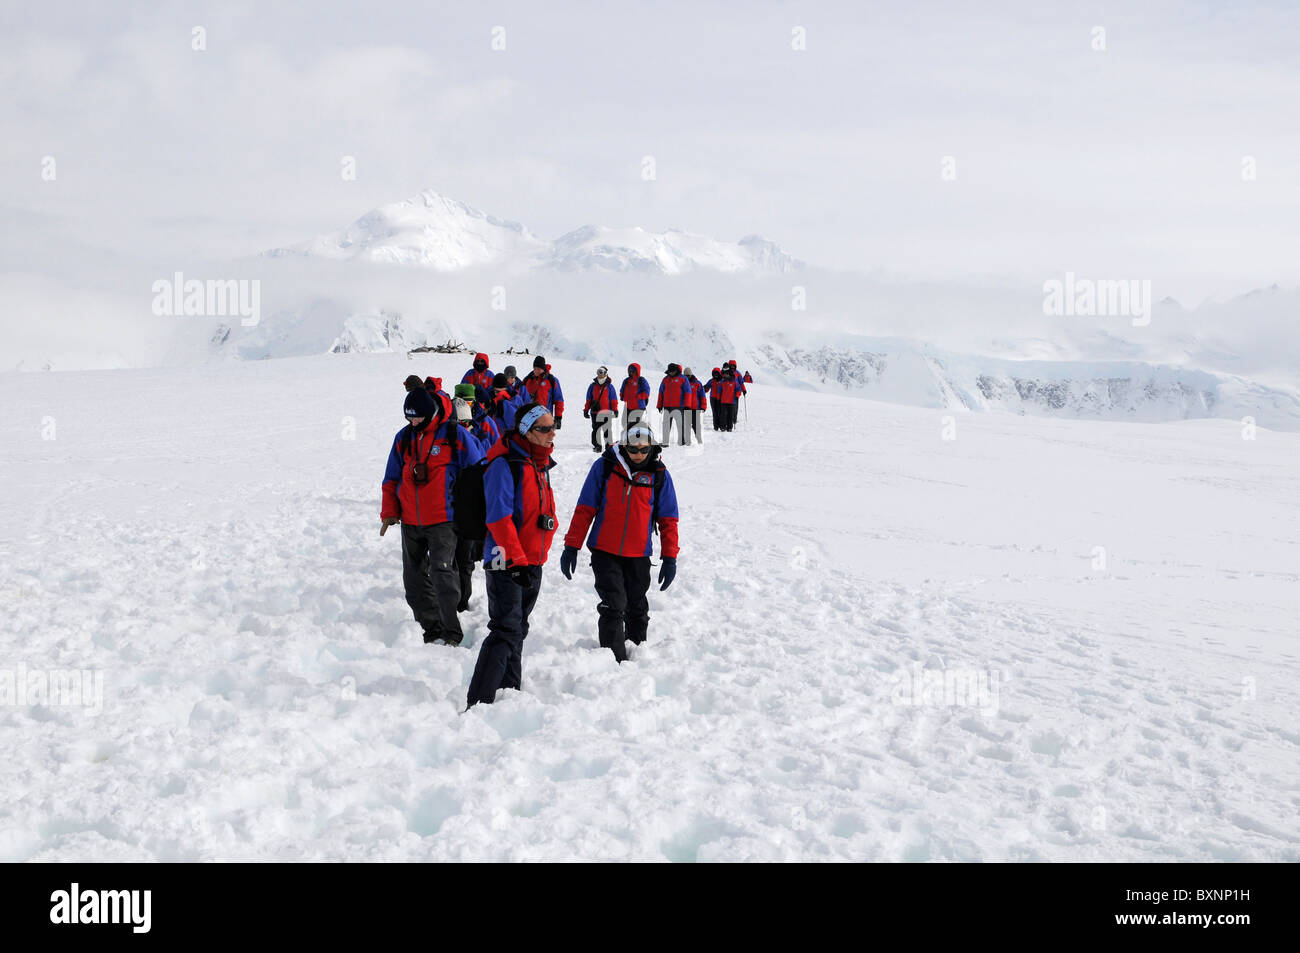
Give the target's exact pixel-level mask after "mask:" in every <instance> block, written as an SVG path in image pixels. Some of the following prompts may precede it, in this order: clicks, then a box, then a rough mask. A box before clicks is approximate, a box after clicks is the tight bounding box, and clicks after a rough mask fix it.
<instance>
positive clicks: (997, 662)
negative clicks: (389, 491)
mask: <svg viewBox="0 0 1300 953" xmlns="http://www.w3.org/2000/svg"><path fill="white" fill-rule="evenodd" d="M651 356H653V355H651ZM728 356H731V355H728ZM638 357H644V358H645V359H646V363H647V365H648V363H649V357H647V356H646V355H639V354H637V353H630V354H609V355H601V356H600V359H601V360H602V361H603V362H604V363H607V364H609V366H610V367H612V368H616V367H618V366H620V365H621V364H622V363H624V362H625V361H626V360H632V359H637V358H638ZM508 362H513V363H516V364H519V363H521V361H520V360H518V359H511V358H506V357H503V356H498V355H493V366H494V367H497V366H500V365H503V364H505V363H508ZM523 363H526V362H523ZM553 363H554V365H555V372H556V374H557V375H558V376H559V377H560V379H561V382H562V383H563V385H564V388H565V392H566V395H567V396H568V397H569V407H570V409H569V412H568V414H567V415H566V419H567V421H568V425H567V426H566V427H565V428H564V430H563V431H562V432H561V433H560V439H559V441H558V444H559V449H558V451H557V459H558V460H559V466H558V467H557V468H556V470H555V471H554V475H555V479H556V486H557V495H558V498H559V500H560V510H561V514H560V515H561V523H562V526H567V523H568V519H569V516H570V515H571V513H572V509H573V506H574V501H575V499H576V495H577V492H578V489H579V486H580V484H581V482H582V479H583V477H584V476H585V474H586V471H587V468H588V467H589V466H590V465H591V463H592V461H593V459H594V455H593V454H592V453H591V452H590V450H589V448H588V446H587V428H586V426H585V424H586V422H585V421H584V420H582V418H581V416H580V414H579V413H578V410H577V408H578V405H579V404H580V402H581V396H580V395H581V393H582V391H583V389H584V388H585V385H586V383H587V381H588V380H589V379H590V374H591V370H592V366H589V365H588V364H579V363H575V362H570V361H566V360H554V361H553ZM467 366H468V364H467V358H462V357H441V356H434V355H423V356H417V357H416V358H415V359H407V358H406V357H405V356H404V355H400V354H360V353H350V354H335V355H325V356H315V357H307V358H296V359H285V360H278V361H261V362H221V363H215V364H209V365H203V366H198V367H188V368H170V369H144V370H127V371H102V372H100V371H85V372H68V373H51V374H14V373H10V374H5V375H0V405H2V406H3V407H4V408H5V410H6V413H5V414H4V415H3V418H2V419H0V434H2V435H3V439H2V440H0V478H2V479H3V485H4V486H5V493H4V494H3V496H2V497H0V512H2V513H3V522H2V523H0V525H2V527H3V535H0V594H3V605H4V609H5V612H4V614H3V620H2V621H0V646H2V647H3V656H2V657H3V664H2V665H0V674H3V673H4V672H9V673H13V672H16V671H18V670H19V666H21V667H22V669H21V670H22V671H23V672H24V673H26V674H27V675H28V676H33V675H35V676H36V677H38V678H39V677H40V676H41V674H42V673H51V672H68V671H73V670H77V671H83V670H85V671H92V672H93V673H98V674H99V675H100V676H102V684H103V697H102V700H101V701H102V705H101V708H100V710H99V711H98V713H93V708H92V711H89V712H88V711H87V710H85V709H86V708H87V707H88V706H84V705H80V706H79V705H53V704H33V703H32V702H31V699H30V698H28V699H27V702H26V703H25V704H15V703H14V702H15V701H16V699H15V698H14V697H13V696H12V694H11V695H10V696H9V697H8V701H9V704H6V705H2V706H0V725H3V734H4V737H5V739H6V753H7V755H8V756H7V757H6V758H5V759H4V761H3V764H2V766H0V782H2V783H0V859H4V860H25V859H30V860H82V861H85V860H133V859H141V860H240V859H350V860H362V859H365V860H533V859H535V860H559V859H565V860H569V859H589V860H604V859H611V860H613V859H617V860H671V861H690V860H700V861H708V860H775V859H807V860H881V861H909V860H911V861H914V860H985V861H997V860H1126V861H1129V860H1267V861H1295V860H1298V859H1300V828H1298V826H1297V822H1296V817H1297V810H1296V808H1297V784H1298V783H1300V759H1298V758H1297V755H1298V754H1300V730H1298V729H1297V723H1296V712H1297V710H1300V709H1298V707H1297V701H1298V697H1297V696H1298V695H1300V692H1298V691H1297V687H1296V686H1297V680H1298V676H1300V645H1298V644H1297V630H1296V619H1297V618H1298V617H1300V542H1298V540H1300V512H1298V510H1297V500H1298V499H1300V493H1297V490H1298V489H1300V487H1298V486H1297V483H1298V480H1297V474H1298V472H1300V471H1298V466H1300V435H1297V434H1295V433H1286V432H1275V431H1271V430H1268V429H1259V430H1258V431H1256V432H1255V433H1254V435H1253V436H1254V439H1244V437H1245V436H1247V434H1245V433H1243V427H1242V425H1241V424H1240V423H1239V422H1237V421H1225V420H1191V421H1184V422H1176V423H1162V424H1149V423H1116V422H1110V421H1079V420H1060V419H1047V418H1035V417H1016V416H1010V415H992V414H962V413H955V414H954V413H950V412H949V411H946V410H941V409H929V408H916V407H905V406H896V405H890V404H882V403H877V402H874V401H868V400H859V399H851V398H849V397H840V396H834V395H830V394H820V393H814V392H810V391H806V390H794V389H787V388H784V387H778V386H774V385H772V384H770V383H764V381H763V380H761V379H760V380H758V381H757V382H756V383H755V384H754V385H753V386H752V388H751V390H750V396H749V398H748V401H749V406H748V408H747V410H746V411H745V412H743V413H742V421H741V425H740V428H739V429H738V430H737V431H736V432H735V433H732V434H714V433H712V432H711V431H709V430H708V429H707V428H706V431H705V438H706V444H705V445H704V446H703V447H702V448H698V449H694V450H682V449H680V448H670V449H669V450H668V451H667V452H666V458H665V459H666V460H667V462H668V464H669V466H670V467H671V469H672V472H673V475H674V479H675V482H676V485H677V490H678V496H679V498H680V500H681V503H682V520H681V535H682V553H681V558H680V561H679V572H678V576H677V581H676V582H675V583H674V585H673V586H672V587H671V588H670V589H669V590H668V591H667V592H664V593H660V592H659V591H658V590H657V588H652V590H651V596H650V606H651V624H650V639H649V641H648V642H647V643H646V644H645V645H644V646H642V647H640V648H639V649H636V650H634V658H633V660H632V661H631V662H630V663H629V664H627V665H624V666H622V667H620V666H618V665H616V664H615V662H614V660H613V657H612V655H611V654H610V653H609V651H608V650H605V649H601V648H600V647H599V646H598V645H597V642H596V629H595V621H596V610H595V605H596V601H597V600H596V596H595V593H594V591H593V589H592V585H591V575H590V570H589V568H588V567H587V566H586V560H585V559H581V560H580V561H579V570H578V573H577V576H576V577H575V579H573V580H572V581H566V580H564V579H563V577H562V576H561V575H560V573H559V569H558V555H559V549H560V545H561V539H560V536H557V538H556V540H555V548H554V550H553V552H552V556H551V561H550V562H549V563H548V565H547V569H546V575H545V582H544V584H543V589H542V593H541V597H540V599H539V602H538V606H537V610H536V612H535V614H534V616H533V627H532V634H531V635H530V636H529V638H528V641H527V643H526V646H525V655H524V677H523V691H521V692H505V693H503V695H502V697H501V698H500V700H499V701H498V703H497V704H495V705H493V706H491V707H487V706H479V707H476V708H475V709H473V710H472V711H470V712H468V713H463V714H462V710H463V708H464V704H465V689H466V685H467V682H468V679H469V673H470V671H471V669H472V666H473V664H474V659H475V656H476V653H477V650H478V646H479V644H480V643H481V640H482V639H483V637H484V635H485V634H486V630H485V623H486V614H485V605H484V597H483V588H482V584H483V576H482V572H481V570H480V571H478V572H476V574H475V594H474V599H473V604H472V606H471V609H470V611H469V613H468V614H467V615H466V616H464V617H463V618H464V620H465V628H466V640H465V646H464V647H462V648H450V647H446V646H430V645H425V644H423V642H422V641H421V639H420V632H419V627H418V625H417V624H416V623H415V622H414V621H413V620H412V619H411V617H410V613H409V610H408V609H407V606H406V604H405V602H404V600H403V597H402V588H401V567H400V555H399V546H398V540H397V539H396V538H395V537H394V535H393V534H392V533H389V534H388V535H387V536H385V537H384V538H380V536H379V534H378V505H379V503H378V501H379V482H380V478H381V475H382V472H383V466H384V457H385V454H386V453H387V449H388V446H389V443H390V441H391V439H392V437H393V434H394V433H395V432H396V430H397V429H398V427H399V426H400V425H401V423H402V420H401V416H400V405H401V399H402V387H401V382H402V380H403V378H404V377H405V376H406V375H407V374H409V373H412V372H414V373H418V374H421V375H425V374H434V375H437V376H442V377H444V378H449V379H457V378H458V377H459V375H460V374H461V373H463V371H464V370H465V368H466V367H467ZM619 376H620V377H621V375H619ZM653 380H654V382H655V383H656V384H657V378H653ZM945 418H948V419H945ZM945 436H950V437H952V438H953V439H945ZM656 561H657V554H656ZM88 684H93V679H91V680H89V681H88ZM50 700H52V699H47V701H50Z"/></svg>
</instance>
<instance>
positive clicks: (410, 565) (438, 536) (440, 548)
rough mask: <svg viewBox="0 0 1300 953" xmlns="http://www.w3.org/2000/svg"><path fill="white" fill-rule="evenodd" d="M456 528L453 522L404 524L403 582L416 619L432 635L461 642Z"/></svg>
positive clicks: (427, 633) (462, 634) (408, 602)
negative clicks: (457, 612)
mask: <svg viewBox="0 0 1300 953" xmlns="http://www.w3.org/2000/svg"><path fill="white" fill-rule="evenodd" d="M455 561H456V531H455V529H453V527H452V524H451V523H450V522H446V523H435V524H433V525H432V526H412V525H410V524H409V523H403V524H402V584H403V586H404V587H405V588H406V604H407V605H409V606H410V607H411V613H412V614H413V615H414V616H415V621H416V622H418V623H420V627H421V628H423V629H424V631H425V634H426V635H429V636H430V637H432V638H438V639H448V640H450V641H452V642H459V641H460V640H461V638H462V637H463V636H464V633H463V632H461V628H460V620H459V619H458V618H456V603H457V602H459V601H460V580H459V579H458V578H457V576H456V569H455V565H454V563H455Z"/></svg>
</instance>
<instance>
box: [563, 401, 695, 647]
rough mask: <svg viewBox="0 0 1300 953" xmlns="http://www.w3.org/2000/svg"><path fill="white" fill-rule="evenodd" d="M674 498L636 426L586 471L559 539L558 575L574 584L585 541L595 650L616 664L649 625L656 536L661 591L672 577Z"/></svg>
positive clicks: (646, 434)
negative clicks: (593, 596) (591, 587)
mask: <svg viewBox="0 0 1300 953" xmlns="http://www.w3.org/2000/svg"><path fill="white" fill-rule="evenodd" d="M677 516H678V514H677V492H676V490H674V489H673V478H672V477H671V476H670V475H669V473H668V468H667V467H665V466H664V465H663V463H662V462H661V461H660V459H659V447H658V446H657V445H656V444H655V442H654V435H653V434H652V433H651V432H650V428H649V427H647V426H646V425H645V424H634V425H633V426H632V429H631V430H630V431H629V432H628V434H627V438H626V442H625V443H624V444H623V445H621V446H617V447H610V448H609V449H608V450H606V451H605V453H604V454H603V455H602V456H601V458H600V459H599V460H597V461H596V462H595V463H593V464H592V465H591V469H590V470H589V471H588V472H587V480H586V482H585V483H583V485H582V492H581V493H580V494H578V507H577V509H575V510H574V511H573V519H572V520H571V521H570V522H569V531H568V533H566V534H565V536H564V552H563V553H562V554H561V555H560V572H562V573H563V574H564V578H565V579H572V578H573V571H574V569H576V568H577V565H578V548H579V547H580V546H582V544H583V541H584V540H585V541H586V544H587V548H588V549H589V550H591V570H592V573H593V574H594V575H595V579H596V594H597V595H598V596H600V602H599V603H598V604H597V605H596V611H597V613H598V614H599V621H598V623H597V625H598V630H599V633H600V644H601V645H602V646H604V647H605V648H608V649H610V650H611V651H613V653H614V658H615V659H617V660H618V661H619V662H623V661H625V660H626V659H627V645H626V639H631V640H632V642H633V643H634V644H636V645H640V644H641V643H642V642H644V641H645V639H646V633H647V630H648V629H649V626H650V606H649V602H648V601H647V600H646V590H647V589H649V588H650V556H651V554H652V552H653V549H654V546H653V543H654V540H653V534H654V533H655V532H656V531H657V532H658V533H659V583H660V586H659V589H660V591H661V592H662V591H663V590H665V589H667V588H668V587H669V586H670V585H671V584H672V581H673V579H674V578H675V577H676V575H677V552H678V547H677Z"/></svg>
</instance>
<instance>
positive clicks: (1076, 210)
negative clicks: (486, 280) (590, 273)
mask: <svg viewBox="0 0 1300 953" xmlns="http://www.w3.org/2000/svg"><path fill="white" fill-rule="evenodd" d="M196 26H201V27H203V28H204V30H205V31H206V37H205V39H206V49H204V50H201V51H196V50H194V49H192V44H193V39H192V36H193V34H192V30H193V28H194V27H196ZM496 26H501V27H504V29H505V33H504V38H505V47H506V48H505V49H504V50H493V49H492V31H493V28H494V27H496ZM1098 26H1100V27H1103V28H1104V29H1105V47H1106V48H1105V50H1104V51H1098V50H1095V49H1094V48H1093V46H1094V44H1095V42H1096V34H1095V32H1094V27H1098ZM795 27H803V28H804V30H805V31H806V47H807V48H806V49H805V50H795V49H792V30H793V29H794V28H795ZM1298 48H1300V5H1296V4H1291V3H1277V4H1257V3H1233V4H1218V3H1206V2H1204V0H1202V2H1199V3H1188V4H1166V3H1132V4H1117V3H1112V4H1105V3H1086V4H1074V5H1072V4H1068V3H1049V4H1041V3H1025V4H973V3H965V2H954V3H942V4H940V3H933V4H927V3H913V2H906V3H889V4H864V3H843V4H838V3H813V2H810V3H790V4H762V3H742V2H739V0H734V2H731V3H726V4H710V3H702V2H699V0H690V2H682V3H667V2H656V3H615V4H598V3H546V4H541V3H536V2H533V3H521V4H508V3H468V2H465V3H436V4H434V3H429V2H427V0H425V2H403V0H385V2H382V3H376V2H368V3H338V2H313V3H310V4H297V3H295V4H289V3H274V4H273V3H238V2H231V0H221V2H219V3H210V4H199V3H194V4H186V3H143V2H134V3H132V2H124V3H113V4H96V3H89V2H85V3H78V4H62V3H51V2H41V3H39V4H33V3H26V2H19V0H2V2H0V88H2V89H3V93H4V94H3V96H0V172H2V173H3V174H2V175H0V229H2V230H3V240H2V241H0V255H3V256H4V257H5V258H6V259H8V264H7V265H6V264H4V263H3V262H0V271H4V270H9V271H13V270H18V269H25V270H47V271H48V270H53V271H59V270H74V271H75V269H76V268H77V267H78V260H79V259H82V258H84V257H87V256H93V255H95V254H97V253H98V252H97V250H98V249H107V250H110V251H112V252H114V253H117V254H121V255H123V256H126V257H130V258H144V259H151V260H159V259H166V258H168V257H169V256H170V257H174V258H175V259H176V260H177V261H178V263H180V262H181V261H182V260H183V259H185V258H187V257H193V256H214V255H215V256H226V255H244V254H250V253H254V252H257V251H259V250H261V249H264V248H268V247H272V246H276V245H282V244H286V243H290V242H296V241H300V240H302V239H305V238H307V237H310V236H311V235H314V234H317V233H321V232H327V231H333V230H336V229H339V228H341V227H343V226H344V225H346V224H348V223H349V222H351V221H352V220H353V219H355V218H356V217H358V216H359V215H360V214H362V213H363V212H365V211H367V210H368V209H370V208H372V207H374V206H376V205H380V204H383V203H385V202H391V201H395V200H397V199H401V198H405V197H408V196H410V195H412V194H414V193H415V192H418V191H419V190H421V189H424V188H435V189H437V190H439V191H441V192H443V193H445V194H447V195H450V196H452V197H454V198H457V199H460V200H462V201H465V202H467V203H469V204H471V205H475V206H478V207H480V208H482V209H484V210H486V211H488V212H491V213H493V214H496V215H499V216H502V217H505V218H510V219H515V220H518V221H521V222H523V223H524V224H525V225H526V226H528V227H529V228H530V229H532V230H533V231H534V232H536V233H538V234H539V235H540V236H542V237H544V238H554V237H556V236H558V235H559V234H561V233H563V232H565V231H567V230H569V229H571V228H574V227H577V226H579V225H582V224H587V223H597V224H606V225H631V224H637V225H642V226H645V227H647V228H651V229H654V230H661V229H664V228H667V227H679V228H684V229H688V230H691V231H698V232H703V233H706V234H711V235H714V236H716V237H719V238H724V239H729V240H735V239H737V238H739V237H741V236H742V235H745V234H749V233H752V232H758V233H760V234H762V235H764V236H765V237H767V238H770V239H772V240H774V241H776V242H778V243H779V244H780V245H782V247H784V248H785V249H786V250H787V251H788V252H790V253H791V254H794V255H797V256H798V257H800V258H803V259H805V260H807V261H808V262H810V263H813V264H815V265H822V266H827V267H831V268H843V269H857V270H867V271H880V272H883V273H886V274H892V275H901V276H909V277H916V278H926V279H932V278H966V277H969V276H986V277H991V278H994V279H996V280H998V281H1005V282H1008V283H1012V282H1014V283H1027V284H1029V283H1031V284H1034V285H1041V283H1042V281H1044V280H1045V279H1047V278H1050V277H1053V276H1059V275H1060V274H1061V273H1062V272H1063V271H1065V270H1067V269H1068V270H1073V271H1075V272H1076V273H1078V274H1080V275H1088V276H1093V277H1098V278H1125V277H1129V278H1149V279H1151V280H1152V281H1153V283H1154V291H1155V294H1156V296H1157V297H1162V296H1164V295H1166V294H1170V295H1173V296H1175V297H1177V298H1179V299H1180V300H1183V301H1184V302H1185V303H1187V304H1194V303H1196V302H1197V301H1199V300H1200V299H1201V298H1203V297H1204V296H1206V295H1210V294H1218V295H1223V296H1227V295H1231V294H1235V293H1239V292H1242V291H1246V290H1248V289H1250V288H1252V287H1256V286H1259V285H1263V284H1268V283H1271V282H1274V281H1277V282H1281V283H1282V284H1283V285H1294V284H1296V283H1297V280H1298V278H1300V255H1298V254H1297V251H1300V241H1298V238H1300V52H1298ZM46 156H52V157H53V158H54V160H55V178H54V180H53V181H46V180H44V179H43V178H42V161H43V158H44V157H46ZM344 156H353V157H355V160H356V170H357V177H356V180H355V181H345V180H344V179H343V177H342V175H341V174H340V170H341V161H342V159H343V157H344ZM643 156H653V157H654V159H655V162H656V178H655V180H654V181H643V180H642V177H641V173H642V157H643ZM944 156H952V157H953V158H954V159H955V162H956V165H955V169H956V179H955V180H954V181H944V180H943V179H942V177H941V163H942V161H943V157H944ZM1245 156H1253V157H1254V160H1255V163H1256V170H1257V179H1256V180H1255V181H1243V178H1242V162H1243V157H1245Z"/></svg>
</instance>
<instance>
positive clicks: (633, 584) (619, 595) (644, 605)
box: [591, 549, 650, 662]
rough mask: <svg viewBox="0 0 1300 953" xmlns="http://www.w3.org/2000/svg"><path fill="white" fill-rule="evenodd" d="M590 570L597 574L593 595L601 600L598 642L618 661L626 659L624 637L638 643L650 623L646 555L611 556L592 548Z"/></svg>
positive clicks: (641, 640) (648, 569) (648, 576)
mask: <svg viewBox="0 0 1300 953" xmlns="http://www.w3.org/2000/svg"><path fill="white" fill-rule="evenodd" d="M591 571H592V573H593V574H594V575H595V577H596V595H598V596H600V602H598V603H597V604H596V612H597V613H598V614H599V616H600V619H599V621H598V623H597V626H598V631H599V633H600V644H601V645H602V646H604V647H605V648H607V649H610V650H611V651H612V652H613V653H614V658H616V659H618V660H619V661H620V662H622V661H625V660H626V659H627V645H626V642H625V640H626V639H631V640H632V641H633V642H634V643H635V644H637V645H640V644H641V643H642V642H644V641H645V637H646V630H647V629H648V628H649V627H650V603H649V602H648V601H647V600H646V596H645V594H646V590H647V589H649V588H650V557H649V556H614V555H612V554H610V553H606V552H603V551H601V550H599V549H595V550H592V553H591Z"/></svg>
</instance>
